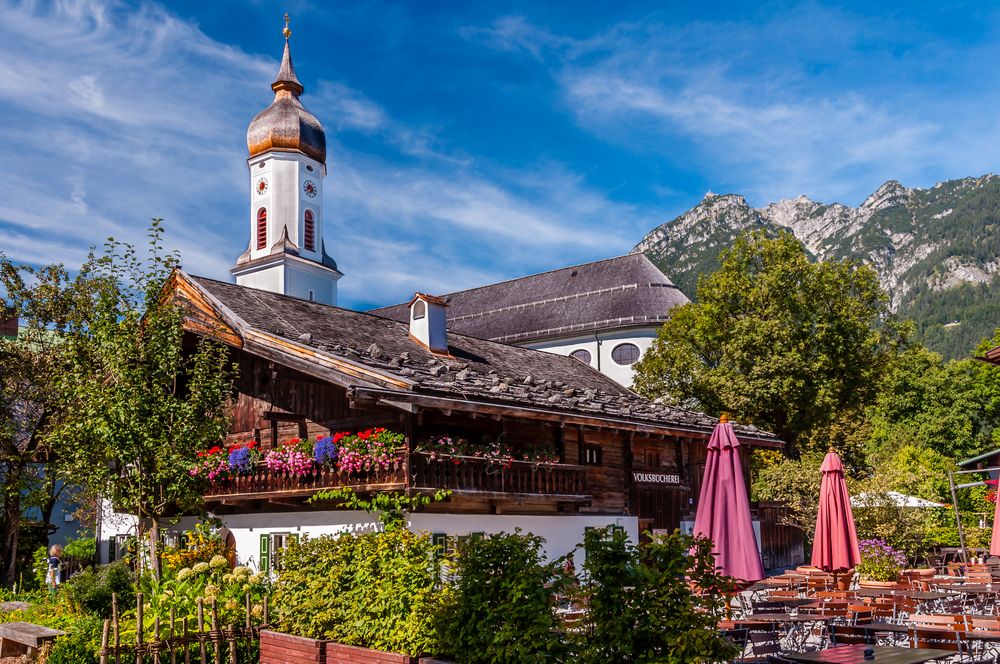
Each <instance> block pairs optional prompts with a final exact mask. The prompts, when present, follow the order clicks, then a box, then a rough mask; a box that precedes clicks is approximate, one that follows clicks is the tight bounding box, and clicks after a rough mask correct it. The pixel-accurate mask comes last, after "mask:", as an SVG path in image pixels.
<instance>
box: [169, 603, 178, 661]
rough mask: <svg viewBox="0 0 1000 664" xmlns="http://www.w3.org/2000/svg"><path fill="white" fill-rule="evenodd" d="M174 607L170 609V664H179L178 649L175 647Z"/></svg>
mask: <svg viewBox="0 0 1000 664" xmlns="http://www.w3.org/2000/svg"><path fill="white" fill-rule="evenodd" d="M175 617H176V616H175V615H174V607H170V664H177V649H176V648H175V647H174V645H175V642H174V636H176V633H175V632H174V618H175Z"/></svg>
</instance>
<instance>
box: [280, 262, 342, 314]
mask: <svg viewBox="0 0 1000 664" xmlns="http://www.w3.org/2000/svg"><path fill="white" fill-rule="evenodd" d="M284 282H285V289H284V293H285V295H292V296H294V297H298V298H301V299H303V300H308V299H309V291H310V290H312V291H313V298H312V299H313V301H314V302H320V303H322V304H334V305H335V304H337V280H336V279H335V278H333V277H332V276H331V274H330V272H329V271H325V270H324V271H323V272H317V271H313V270H310V269H309V268H308V267H305V266H301V267H300V266H299V264H297V263H291V262H288V263H286V266H285V278H284Z"/></svg>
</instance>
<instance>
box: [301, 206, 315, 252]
mask: <svg viewBox="0 0 1000 664" xmlns="http://www.w3.org/2000/svg"><path fill="white" fill-rule="evenodd" d="M303 226H304V228H303V231H302V239H303V243H304V244H305V247H306V251H316V217H315V215H314V214H313V211H312V210H306V213H305V222H304V224H303Z"/></svg>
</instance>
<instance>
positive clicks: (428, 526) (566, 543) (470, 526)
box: [101, 511, 639, 569]
mask: <svg viewBox="0 0 1000 664" xmlns="http://www.w3.org/2000/svg"><path fill="white" fill-rule="evenodd" d="M117 517H125V518H124V519H121V518H116V519H113V522H114V523H116V524H119V525H120V527H121V528H122V529H121V530H118V531H114V532H112V530H111V529H107V530H102V535H101V537H102V540H103V541H104V542H105V545H104V547H103V549H104V551H103V552H102V561H104V560H105V559H106V558H107V545H106V542H107V540H108V538H109V537H112V536H113V535H114V534H118V533H119V532H120V533H121V534H134V533H135V517H131V516H128V515H117ZM221 519H222V522H223V524H224V525H225V527H226V528H228V529H229V530H230V531H231V532H232V533H233V536H234V538H235V539H236V555H237V559H238V562H239V564H241V565H249V566H250V567H252V568H254V569H256V568H257V562H258V556H259V554H260V536H261V535H267V534H274V533H291V534H296V535H299V536H304V535H308V536H310V537H320V536H322V535H334V534H338V533H343V532H350V533H362V532H371V531H374V530H377V529H378V528H379V525H378V521H377V520H376V518H375V517H374V516H372V515H371V514H368V513H367V512H352V511H336V512H274V513H263V514H229V515H225V516H223V517H221ZM129 520H131V521H130V522H129ZM196 521H197V519H195V518H193V517H185V518H183V519H181V520H180V521H179V522H178V523H177V524H176V525H173V526H170V527H169V528H167V529H168V530H176V531H183V530H189V529H191V528H193V527H194V524H195V523H196ZM609 525H615V526H620V527H622V528H624V530H625V533H626V534H627V535H628V537H629V538H630V539H631V540H632V541H633V542H637V541H638V538H639V521H638V519H637V518H636V517H632V516H595V515H569V514H567V515H559V516H517V515H499V514H428V513H417V514H413V515H411V520H410V528H411V529H412V530H414V531H422V532H428V533H432V534H434V533H444V534H446V535H453V536H460V535H468V534H470V533H488V534H492V533H500V532H508V533H512V532H514V531H515V529H517V528H520V529H521V530H522V531H524V532H528V533H533V534H535V535H539V536H541V537H543V538H545V546H544V549H545V555H546V556H548V558H549V559H550V560H551V559H555V558H558V557H560V556H563V555H565V554H567V553H569V552H570V551H572V550H573V549H574V548H575V547H576V546H577V545H578V544H580V543H581V542H583V534H584V531H585V530H586V529H587V528H602V527H605V526H609ZM581 558H582V554H580V556H578V560H579V559H581Z"/></svg>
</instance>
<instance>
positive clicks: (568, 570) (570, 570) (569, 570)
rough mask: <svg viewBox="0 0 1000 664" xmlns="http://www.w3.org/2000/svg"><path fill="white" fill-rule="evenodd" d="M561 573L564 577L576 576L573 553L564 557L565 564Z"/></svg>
mask: <svg viewBox="0 0 1000 664" xmlns="http://www.w3.org/2000/svg"><path fill="white" fill-rule="evenodd" d="M563 573H564V574H565V575H566V576H573V575H574V574H576V565H574V564H573V553H572V552H570V553H569V554H567V556H566V563H565V564H564V565H563Z"/></svg>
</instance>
